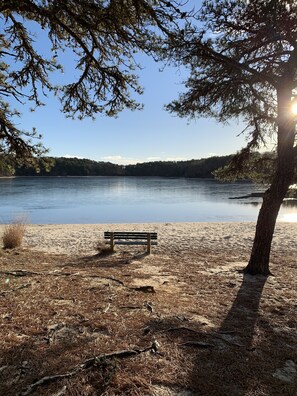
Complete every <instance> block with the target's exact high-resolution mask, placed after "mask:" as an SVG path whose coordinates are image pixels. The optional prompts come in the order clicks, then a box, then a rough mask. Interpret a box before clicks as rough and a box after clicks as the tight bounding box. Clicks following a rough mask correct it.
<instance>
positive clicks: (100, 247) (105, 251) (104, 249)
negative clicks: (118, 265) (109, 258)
mask: <svg viewBox="0 0 297 396" xmlns="http://www.w3.org/2000/svg"><path fill="white" fill-rule="evenodd" d="M95 249H96V250H97V252H98V255H99V256H106V255H109V254H111V253H113V250H112V249H111V247H110V244H109V243H107V242H106V241H104V240H103V241H102V240H99V241H98V242H97V243H96V245H95Z"/></svg>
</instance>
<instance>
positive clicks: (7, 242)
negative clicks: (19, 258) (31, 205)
mask: <svg viewBox="0 0 297 396" xmlns="http://www.w3.org/2000/svg"><path fill="white" fill-rule="evenodd" d="M25 230H26V224H25V221H24V220H22V219H17V220H15V221H13V222H12V223H11V224H8V225H7V226H5V228H4V233H3V236H2V241H3V248H4V249H15V248H17V247H19V246H21V244H22V241H23V237H24V234H25Z"/></svg>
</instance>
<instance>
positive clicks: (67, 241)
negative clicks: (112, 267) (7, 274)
mask: <svg viewBox="0 0 297 396" xmlns="http://www.w3.org/2000/svg"><path fill="white" fill-rule="evenodd" d="M255 225H256V223H255V222H237V223H231V222H230V223H229V222H187V223H179V222H177V223H172V222H168V223H129V224H127V223H117V224H30V225H26V231H25V236H24V241H23V247H24V248H29V249H32V250H37V251H43V252H47V253H57V254H66V255H85V254H96V248H95V246H96V244H97V243H98V242H99V241H103V240H104V239H103V233H104V231H144V232H145V231H148V232H149V231H152V232H157V233H158V245H157V246H154V247H153V248H152V253H153V254H154V253H155V254H168V253H174V254H188V253H189V254H199V251H201V250H209V252H210V254H211V253H212V252H213V253H215V252H217V251H229V250H233V251H238V252H239V253H244V252H247V253H248V252H249V251H250V250H251V247H252V243H253V239H254V234H255ZM4 228H5V225H0V233H1V234H2V232H3V230H4ZM296 239H297V223H290V222H277V224H276V228H275V234H274V238H273V242H272V251H275V250H277V251H285V252H289V251H292V252H293V251H295V250H296ZM122 248H123V247H121V246H120V247H119V249H122ZM123 249H126V250H127V249H130V247H129V248H127V247H125V248H123ZM137 249H138V250H139V249H142V247H140V246H137Z"/></svg>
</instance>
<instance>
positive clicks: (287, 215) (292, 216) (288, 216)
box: [280, 213, 297, 223]
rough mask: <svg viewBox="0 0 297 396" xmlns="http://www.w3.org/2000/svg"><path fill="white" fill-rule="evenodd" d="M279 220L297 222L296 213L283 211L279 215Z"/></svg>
mask: <svg viewBox="0 0 297 396" xmlns="http://www.w3.org/2000/svg"><path fill="white" fill-rule="evenodd" d="M280 221H287V222H289V223H296V222H297V213H285V214H283V215H281V216H280Z"/></svg>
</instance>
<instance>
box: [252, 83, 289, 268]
mask: <svg viewBox="0 0 297 396" xmlns="http://www.w3.org/2000/svg"><path fill="white" fill-rule="evenodd" d="M277 100H278V142H277V164H276V172H275V176H274V178H273V181H272V183H271V186H270V187H269V189H268V190H267V191H266V192H265V194H264V197H263V203H262V206H261V209H260V212H259V216H258V220H257V225H256V234H255V238H254V243H253V248H252V252H251V257H250V260H249V263H248V265H247V267H246V268H245V272H246V273H248V274H251V275H256V274H261V275H269V274H270V270H269V258H270V251H271V243H272V238H273V234H274V229H275V223H276V219H277V216H278V212H279V209H280V206H281V204H282V202H283V199H284V198H285V196H286V193H287V191H288V188H289V186H290V185H291V184H292V181H293V177H294V158H295V157H294V139H295V123H296V120H295V119H294V118H293V116H292V115H291V114H290V107H291V90H290V89H285V88H284V89H282V90H280V91H279V92H278V96H277Z"/></svg>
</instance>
